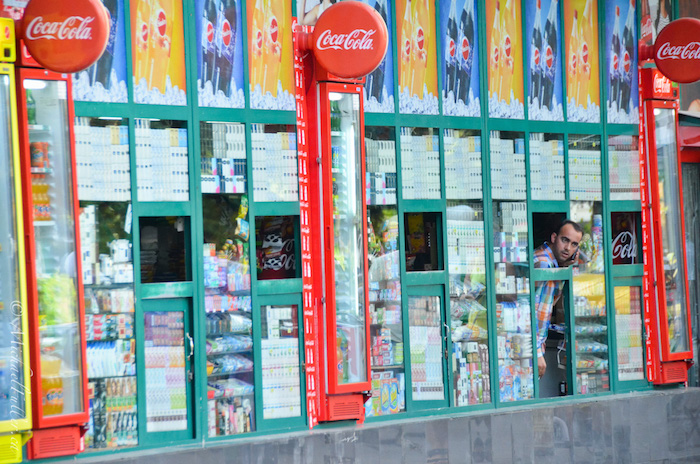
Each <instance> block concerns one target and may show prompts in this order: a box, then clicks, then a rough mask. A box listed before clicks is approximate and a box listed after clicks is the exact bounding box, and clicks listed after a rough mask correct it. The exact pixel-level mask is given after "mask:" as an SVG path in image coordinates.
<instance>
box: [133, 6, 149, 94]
mask: <svg viewBox="0 0 700 464" xmlns="http://www.w3.org/2000/svg"><path fill="white" fill-rule="evenodd" d="M136 8H137V9H136V28H135V29H134V43H135V44H136V53H134V74H135V76H134V77H135V78H136V82H139V81H140V80H141V79H144V78H145V79H146V80H147V81H148V75H147V72H146V70H147V69H148V63H149V47H148V42H149V37H150V34H151V28H150V22H151V0H140V1H139V2H138V5H137V7H136Z"/></svg>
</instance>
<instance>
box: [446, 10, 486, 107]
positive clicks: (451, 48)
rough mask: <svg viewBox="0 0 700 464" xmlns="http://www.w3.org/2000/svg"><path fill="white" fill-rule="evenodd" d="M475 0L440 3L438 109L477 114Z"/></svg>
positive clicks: (477, 71)
mask: <svg viewBox="0 0 700 464" xmlns="http://www.w3.org/2000/svg"><path fill="white" fill-rule="evenodd" d="M476 12H477V8H476V0H450V1H443V2H441V3H440V37H441V38H442V44H441V45H442V53H441V54H440V56H442V61H441V62H440V66H441V67H442V112H443V114H445V115H447V116H480V115H481V101H480V93H479V45H478V43H479V41H478V37H479V31H478V24H479V20H478V16H477V13H476Z"/></svg>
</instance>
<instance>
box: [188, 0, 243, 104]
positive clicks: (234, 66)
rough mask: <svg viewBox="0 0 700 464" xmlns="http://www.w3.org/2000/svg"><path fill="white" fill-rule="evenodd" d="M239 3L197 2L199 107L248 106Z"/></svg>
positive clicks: (227, 0)
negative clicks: (246, 103) (244, 80)
mask: <svg viewBox="0 0 700 464" xmlns="http://www.w3.org/2000/svg"><path fill="white" fill-rule="evenodd" d="M239 1H240V0H196V1H195V14H196V15H197V16H196V17H197V18H198V20H197V21H196V22H195V24H196V28H195V29H196V36H197V98H198V100H199V106H205V107H217V108H243V107H244V106H245V93H244V87H243V86H244V83H243V45H242V42H243V40H242V39H241V29H242V27H241V7H240V5H239Z"/></svg>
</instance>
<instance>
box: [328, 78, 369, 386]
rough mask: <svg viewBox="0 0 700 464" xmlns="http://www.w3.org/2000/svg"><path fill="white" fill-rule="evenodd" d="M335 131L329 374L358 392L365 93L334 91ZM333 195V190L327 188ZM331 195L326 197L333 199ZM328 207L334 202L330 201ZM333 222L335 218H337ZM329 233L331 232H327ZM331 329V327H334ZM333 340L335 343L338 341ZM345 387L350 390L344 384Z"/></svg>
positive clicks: (362, 331)
mask: <svg viewBox="0 0 700 464" xmlns="http://www.w3.org/2000/svg"><path fill="white" fill-rule="evenodd" d="M328 99H329V104H330V105H329V106H330V108H329V110H330V129H331V131H330V132H331V134H330V135H331V157H332V160H331V164H332V166H331V172H330V176H331V182H329V183H328V184H326V185H330V186H331V189H332V192H331V198H330V200H331V201H332V209H331V208H328V207H327V208H326V211H327V212H328V211H329V210H331V211H332V216H331V217H330V218H327V219H326V224H327V229H328V228H330V224H332V227H333V228H332V235H331V234H329V235H330V237H332V243H327V249H328V248H330V246H331V245H332V246H333V250H332V253H329V255H332V260H333V261H332V262H330V263H328V267H329V268H330V267H331V266H332V273H331V272H328V274H327V278H329V280H328V281H327V285H331V284H330V282H334V283H333V284H332V285H333V288H332V292H333V293H332V294H333V295H334V296H335V298H334V300H331V301H333V304H334V306H335V321H334V324H333V326H334V329H331V330H329V335H328V337H329V338H332V337H333V336H334V338H333V340H334V342H335V343H334V344H335V346H334V347H333V348H334V351H333V352H332V353H331V354H330V355H331V358H333V357H335V364H334V365H333V364H331V365H332V366H333V369H331V372H329V380H330V379H332V380H333V381H332V382H329V387H330V391H331V393H342V392H348V391H356V390H357V388H356V386H352V387H349V388H348V386H349V385H350V384H357V383H362V382H368V381H369V379H368V369H367V331H368V330H367V317H366V311H367V302H366V300H367V294H366V292H365V288H366V280H367V276H366V274H367V273H366V268H365V266H366V263H367V258H366V246H365V239H364V236H365V225H366V224H367V220H366V214H365V206H364V198H363V191H362V189H363V180H364V176H363V165H362V162H363V160H362V158H363V156H362V147H361V144H360V143H361V130H362V125H361V120H360V114H361V108H360V94H359V93H358V94H351V93H338V92H332V91H331V92H329V94H328ZM327 194H328V192H327ZM328 200H329V198H326V201H328ZM326 204H327V205H328V203H326ZM331 221H332V222H331ZM327 233H328V230H327ZM329 328H331V326H330V325H329ZM332 344H333V342H331V343H330V344H329V345H332ZM343 387H345V388H343Z"/></svg>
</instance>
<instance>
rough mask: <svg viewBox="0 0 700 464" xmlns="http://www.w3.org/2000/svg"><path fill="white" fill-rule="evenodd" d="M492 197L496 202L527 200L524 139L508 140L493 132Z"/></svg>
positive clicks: (491, 149) (502, 135)
mask: <svg viewBox="0 0 700 464" xmlns="http://www.w3.org/2000/svg"><path fill="white" fill-rule="evenodd" d="M489 144H490V155H491V196H492V197H493V199H494V200H525V199H527V182H526V176H525V143H524V140H523V139H522V138H506V134H502V133H501V132H499V131H491V133H490V136H489Z"/></svg>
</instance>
